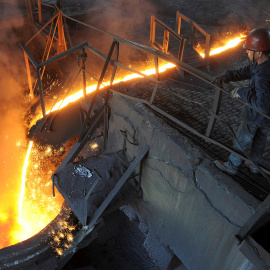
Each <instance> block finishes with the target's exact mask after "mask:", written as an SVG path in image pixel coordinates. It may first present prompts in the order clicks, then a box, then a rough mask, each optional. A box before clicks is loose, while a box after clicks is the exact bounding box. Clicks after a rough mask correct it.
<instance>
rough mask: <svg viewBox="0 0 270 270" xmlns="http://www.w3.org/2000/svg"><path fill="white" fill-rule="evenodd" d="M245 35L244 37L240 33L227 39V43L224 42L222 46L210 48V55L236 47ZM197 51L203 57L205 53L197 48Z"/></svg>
mask: <svg viewBox="0 0 270 270" xmlns="http://www.w3.org/2000/svg"><path fill="white" fill-rule="evenodd" d="M245 37H246V35H242V34H240V36H239V37H236V38H234V39H230V40H228V41H227V43H225V45H224V46H221V47H217V48H213V49H211V50H210V56H211V55H215V54H218V53H221V52H224V51H226V50H228V49H231V48H234V47H236V46H237V45H238V44H239V43H240V42H242V41H243V40H244V38H245ZM197 51H198V53H199V54H200V55H201V56H202V57H203V58H204V57H205V54H204V53H203V52H202V50H201V49H198V50H197Z"/></svg>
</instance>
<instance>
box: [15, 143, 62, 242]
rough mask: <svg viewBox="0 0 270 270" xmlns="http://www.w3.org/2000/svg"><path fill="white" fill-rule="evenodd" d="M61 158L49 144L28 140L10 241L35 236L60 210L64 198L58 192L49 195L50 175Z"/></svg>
mask: <svg viewBox="0 0 270 270" xmlns="http://www.w3.org/2000/svg"><path fill="white" fill-rule="evenodd" d="M31 148H32V149H31ZM61 160H62V157H61V155H60V153H58V152H57V151H53V150H52V149H51V148H50V147H46V148H45V149H44V148H38V147H36V146H35V145H34V146H33V143H32V142H30V144H29V148H28V151H27V155H26V158H25V164H24V169H23V176H22V187H21V194H20V199H19V215H18V218H17V222H16V224H15V225H14V227H13V228H11V233H10V234H11V244H15V243H18V242H21V241H23V240H25V239H28V238H29V237H31V236H33V235H35V234H36V233H38V232H39V231H40V230H42V229H43V228H44V227H45V226H46V225H47V224H48V223H49V222H50V221H52V220H53V219H54V218H55V217H56V216H57V214H58V213H59V211H60V209H61V206H62V203H63V198H62V197H61V195H59V194H58V193H57V194H56V197H53V196H52V183H51V175H52V173H53V172H54V171H55V170H56V168H57V166H59V164H60V163H61Z"/></svg>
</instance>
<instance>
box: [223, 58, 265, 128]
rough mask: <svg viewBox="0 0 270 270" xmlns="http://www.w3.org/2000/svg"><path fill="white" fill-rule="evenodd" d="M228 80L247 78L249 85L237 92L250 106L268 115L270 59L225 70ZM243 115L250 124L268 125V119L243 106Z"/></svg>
mask: <svg viewBox="0 0 270 270" xmlns="http://www.w3.org/2000/svg"><path fill="white" fill-rule="evenodd" d="M224 75H225V77H226V78H227V79H228V81H240V80H247V79H249V86H248V87H242V88H240V89H239V90H238V91H237V93H238V94H239V96H240V97H241V98H242V99H243V100H244V101H245V102H246V103H247V104H249V105H250V106H252V107H253V108H255V109H256V110H258V111H259V112H262V113H264V114H265V115H267V116H269V117H270V59H269V60H267V61H265V62H263V63H261V64H260V65H258V64H257V63H254V64H251V65H247V66H244V67H242V68H240V69H238V70H227V71H226V72H225V74H224ZM244 117H245V118H246V121H247V122H248V123H250V124H256V125H258V126H270V120H269V119H267V118H266V117H264V116H263V115H261V114H260V113H258V112H257V111H255V110H253V109H251V108H250V107H248V106H246V105H245V107H244Z"/></svg>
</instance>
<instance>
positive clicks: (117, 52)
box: [105, 42, 119, 105]
mask: <svg viewBox="0 0 270 270" xmlns="http://www.w3.org/2000/svg"><path fill="white" fill-rule="evenodd" d="M118 58H119V42H116V48H115V60H114V62H113V63H114V67H113V72H112V77H111V81H110V89H111V88H112V85H113V80H114V77H115V74H116V70H117V63H118ZM110 89H108V90H107V93H106V98H105V104H106V105H107V104H108V100H109V90H110Z"/></svg>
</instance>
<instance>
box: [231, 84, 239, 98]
mask: <svg viewBox="0 0 270 270" xmlns="http://www.w3.org/2000/svg"><path fill="white" fill-rule="evenodd" d="M239 89H240V88H239V87H236V88H234V89H233V90H232V91H231V97H232V98H239V97H240V96H239V94H238V93H237V92H238V90H239Z"/></svg>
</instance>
